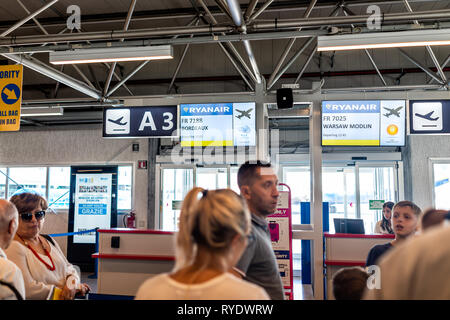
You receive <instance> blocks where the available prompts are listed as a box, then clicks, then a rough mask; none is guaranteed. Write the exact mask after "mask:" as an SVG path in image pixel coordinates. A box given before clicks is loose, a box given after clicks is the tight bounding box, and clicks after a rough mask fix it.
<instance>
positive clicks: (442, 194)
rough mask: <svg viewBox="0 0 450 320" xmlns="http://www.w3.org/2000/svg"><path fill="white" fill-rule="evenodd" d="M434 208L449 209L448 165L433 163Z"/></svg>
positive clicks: (449, 166) (449, 177) (449, 164)
mask: <svg viewBox="0 0 450 320" xmlns="http://www.w3.org/2000/svg"><path fill="white" fill-rule="evenodd" d="M433 177H434V181H433V192H434V207H435V208H437V209H444V210H449V209H450V197H449V196H448V195H449V194H450V183H449V181H450V163H433Z"/></svg>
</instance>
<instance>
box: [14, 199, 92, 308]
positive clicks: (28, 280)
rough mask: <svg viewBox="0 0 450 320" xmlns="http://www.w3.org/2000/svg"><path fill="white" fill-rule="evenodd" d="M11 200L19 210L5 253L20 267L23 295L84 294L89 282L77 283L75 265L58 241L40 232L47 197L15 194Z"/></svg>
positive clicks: (41, 297) (64, 296) (69, 296)
mask: <svg viewBox="0 0 450 320" xmlns="http://www.w3.org/2000/svg"><path fill="white" fill-rule="evenodd" d="M10 201H11V202H12V203H13V204H14V205H15V206H16V208H17V211H18V212H19V227H18V229H17V233H16V236H15V238H14V241H13V242H12V243H11V245H10V246H9V248H8V250H7V255H8V259H9V260H11V261H13V262H14V263H15V264H16V265H17V266H18V267H19V268H20V269H21V271H22V274H23V278H24V282H25V293H26V299H38V300H45V299H62V300H71V299H74V297H75V294H77V293H79V294H81V295H85V294H86V293H87V292H88V291H89V290H90V288H89V286H88V285H87V284H83V283H81V284H80V283H79V282H80V281H79V280H80V279H79V276H78V274H77V272H76V270H75V268H74V267H73V265H71V264H70V263H69V262H68V261H67V259H66V257H65V256H64V254H63V253H62V251H61V248H60V247H59V245H58V244H57V243H56V241H54V240H53V239H52V238H50V237H48V236H42V235H40V231H41V229H42V227H43V225H44V221H45V219H44V217H45V210H47V207H48V205H47V201H46V200H45V199H44V198H43V197H41V196H40V195H38V194H33V193H21V194H17V195H14V196H12V197H11V199H10Z"/></svg>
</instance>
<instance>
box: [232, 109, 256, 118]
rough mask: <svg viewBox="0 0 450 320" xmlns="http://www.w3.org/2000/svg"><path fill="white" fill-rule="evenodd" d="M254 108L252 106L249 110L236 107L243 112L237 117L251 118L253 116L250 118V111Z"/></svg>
mask: <svg viewBox="0 0 450 320" xmlns="http://www.w3.org/2000/svg"><path fill="white" fill-rule="evenodd" d="M252 110H253V108H250V109H248V110H247V111H242V110H239V109H236V111H237V112H240V113H241V114H240V115H238V116H236V118H238V119H240V118H242V117H247V118H249V119H251V118H250V112H251V111H252Z"/></svg>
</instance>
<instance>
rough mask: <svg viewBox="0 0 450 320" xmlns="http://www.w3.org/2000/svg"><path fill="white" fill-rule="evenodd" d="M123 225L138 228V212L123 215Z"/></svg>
mask: <svg viewBox="0 0 450 320" xmlns="http://www.w3.org/2000/svg"><path fill="white" fill-rule="evenodd" d="M123 225H124V226H125V227H126V228H136V213H135V212H134V211H131V212H130V213H128V214H126V215H124V216H123Z"/></svg>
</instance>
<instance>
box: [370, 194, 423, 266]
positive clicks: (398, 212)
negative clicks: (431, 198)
mask: <svg viewBox="0 0 450 320" xmlns="http://www.w3.org/2000/svg"><path fill="white" fill-rule="evenodd" d="M420 214H421V209H420V208H419V207H418V206H417V205H416V204H415V203H414V202H411V201H400V202H397V203H396V204H395V206H394V208H393V213H392V227H393V229H394V234H395V239H394V240H392V241H391V242H388V243H386V244H379V245H375V246H374V247H373V248H372V249H370V251H369V254H368V256H367V260H366V266H367V267H368V266H371V265H375V264H377V260H378V259H379V258H380V257H381V256H382V255H383V254H384V253H385V252H386V251H388V250H390V249H391V248H392V247H393V246H396V245H398V244H399V243H401V242H403V241H405V240H406V239H407V238H409V237H410V236H413V235H414V234H415V233H416V231H417V229H418V225H419V216H420Z"/></svg>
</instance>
